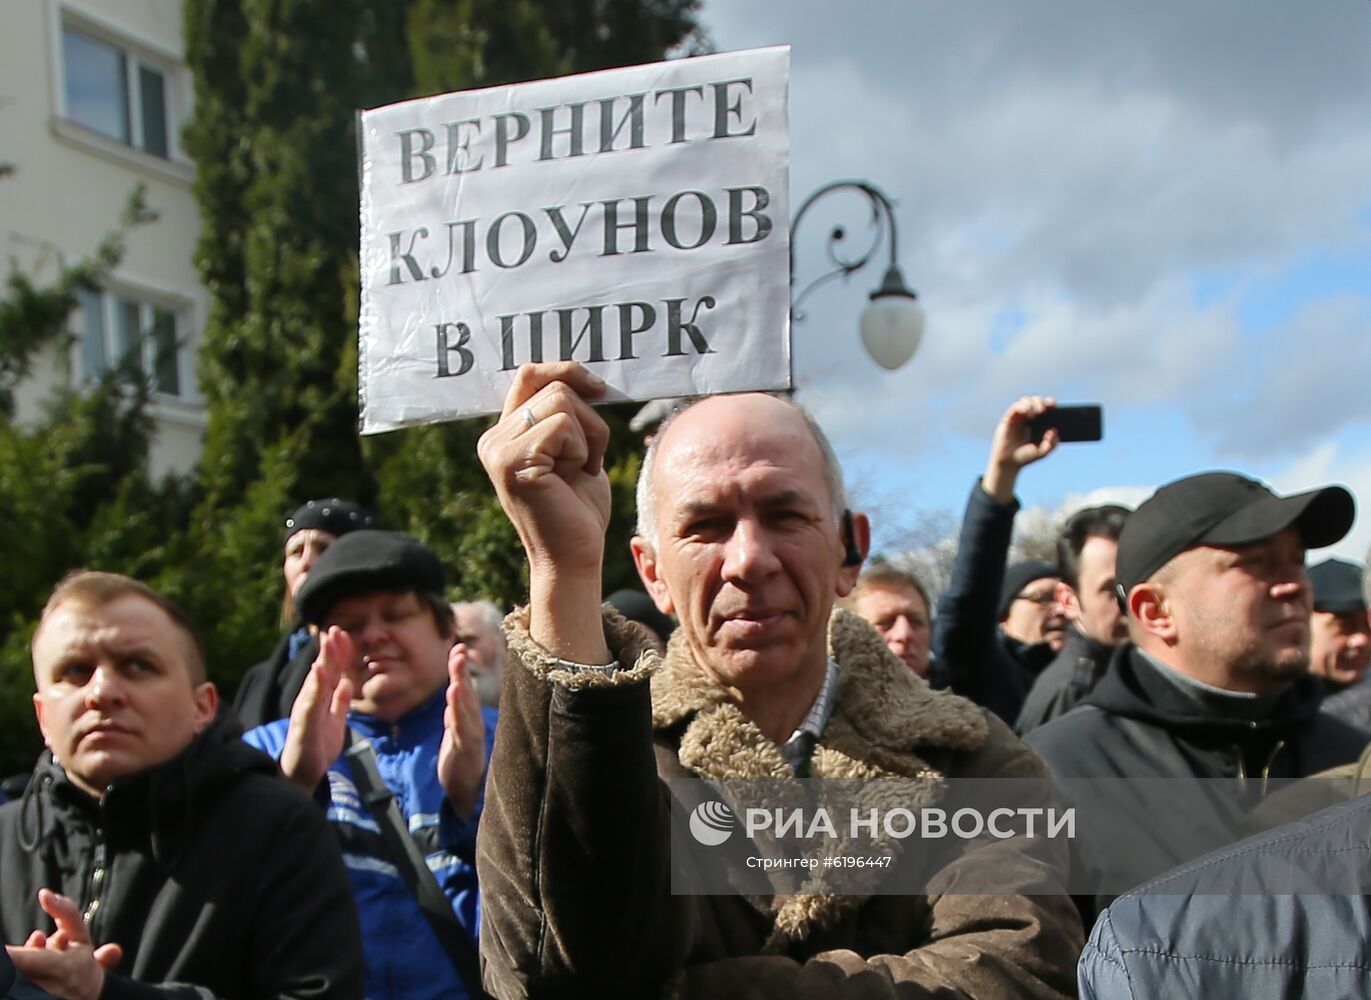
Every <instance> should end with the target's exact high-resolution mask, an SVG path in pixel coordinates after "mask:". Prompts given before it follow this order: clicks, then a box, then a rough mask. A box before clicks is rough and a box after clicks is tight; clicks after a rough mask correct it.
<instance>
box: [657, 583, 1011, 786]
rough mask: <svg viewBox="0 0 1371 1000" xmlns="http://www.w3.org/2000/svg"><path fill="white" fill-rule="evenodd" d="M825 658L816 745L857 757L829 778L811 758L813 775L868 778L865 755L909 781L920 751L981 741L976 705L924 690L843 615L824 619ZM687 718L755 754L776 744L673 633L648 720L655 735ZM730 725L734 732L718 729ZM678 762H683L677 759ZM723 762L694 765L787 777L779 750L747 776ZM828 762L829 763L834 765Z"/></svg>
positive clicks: (865, 629) (708, 758)
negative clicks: (825, 702)
mask: <svg viewBox="0 0 1371 1000" xmlns="http://www.w3.org/2000/svg"><path fill="white" fill-rule="evenodd" d="M828 655H829V656H830V657H831V658H832V659H833V660H834V661H835V662H836V663H837V664H838V698H837V704H836V706H835V707H834V711H833V717H832V718H831V719H830V720H829V723H828V728H827V729H826V730H825V731H824V735H823V738H822V739H820V741H819V748H820V749H821V750H822V749H829V750H838V749H842V748H847V749H850V750H853V751H856V752H857V753H858V754H859V755H860V759H859V760H854V761H853V763H852V765H851V766H852V767H854V768H856V771H855V772H847V773H833V774H828V773H822V772H821V771H820V770H819V768H818V766H817V765H818V764H819V760H818V758H817V757H816V759H815V761H814V764H815V769H814V771H813V772H812V773H813V774H814V776H815V777H835V778H836V777H869V776H872V775H871V768H870V767H869V766H868V765H869V763H872V762H871V761H869V760H868V758H869V757H870V756H871V755H873V754H874V755H875V756H876V757H878V758H884V757H886V756H888V755H893V756H894V757H895V758H897V759H895V760H891V761H890V764H889V766H886V767H883V768H881V767H878V768H877V770H883V771H885V772H886V773H884V774H883V776H884V777H911V776H914V775H916V774H920V773H923V772H924V771H925V770H926V766H925V765H922V764H920V763H918V762H917V758H913V756H912V755H913V754H914V753H915V751H916V750H917V749H918V748H919V747H936V748H943V749H953V750H975V749H978V748H979V747H980V746H981V744H982V743H984V742H985V738H986V724H985V719H984V717H983V716H982V714H981V712H980V710H979V709H978V708H976V707H975V706H974V705H972V704H971V703H970V702H968V701H966V700H964V699H962V698H958V697H956V696H955V695H952V694H951V693H949V692H945V691H934V690H933V689H932V688H930V687H929V686H928V684H927V683H925V682H924V681H923V680H922V679H921V678H919V677H918V676H916V675H915V674H914V673H913V672H912V671H911V670H910V669H909V668H908V667H906V666H905V665H904V663H903V662H902V661H901V660H900V659H899V657H897V656H895V654H893V653H891V652H890V650H889V649H887V648H886V645H885V641H884V640H883V639H882V638H881V636H880V634H879V633H878V632H877V631H876V630H875V629H874V628H872V627H871V626H870V625H869V624H867V623H866V622H865V621H864V620H862V619H861V618H859V617H857V616H856V615H854V614H852V613H851V612H850V611H844V610H841V609H838V610H835V611H834V612H833V616H832V618H830V619H829V624H828ZM692 716H693V717H694V719H693V721H692V722H691V723H690V725H689V727H688V728H687V733H689V732H690V731H691V730H697V729H701V728H704V729H709V730H716V731H719V732H718V735H724V736H729V737H730V740H729V745H732V744H733V743H735V742H738V741H741V742H742V743H746V744H751V745H754V746H756V747H758V748H759V749H760V748H771V749H772V750H774V749H775V744H773V743H772V742H771V741H770V740H768V739H766V737H764V736H762V733H761V731H760V730H759V729H757V727H756V726H754V725H753V724H752V723H751V722H749V721H748V720H747V719H746V718H744V716H743V714H742V712H741V711H739V710H738V709H737V707H736V706H735V705H733V704H732V703H731V702H730V701H729V700H728V693H727V692H726V691H725V690H724V689H723V688H721V687H720V686H719V685H718V684H716V683H714V681H713V680H712V679H711V678H710V677H709V676H708V675H706V674H705V673H704V671H702V670H701V669H700V668H699V667H698V666H696V664H695V662H694V660H693V659H692V657H691V655H690V649H689V647H688V646H687V645H686V642H685V639H684V637H683V636H682V635H681V633H680V632H679V631H678V632H677V633H676V635H675V636H673V638H672V642H671V646H670V647H669V648H668V650H667V654H666V657H665V659H664V661H663V663H662V665H661V667H660V668H659V669H658V670H657V671H656V672H655V673H654V674H653V676H652V721H653V726H654V727H655V728H656V729H658V730H662V729H670V728H672V727H674V726H676V725H678V724H680V723H681V722H682V721H683V720H686V719H689V718H691V717H692ZM735 728H736V729H738V730H740V732H737V733H728V732H725V731H723V730H729V729H735ZM698 735H703V734H698ZM683 746H684V741H683ZM682 763H687V762H686V761H685V760H684V758H683V759H682ZM726 763H727V761H726V760H725V759H724V758H722V757H720V756H719V755H718V753H717V752H715V751H713V750H705V749H703V748H702V753H701V755H700V759H699V760H697V761H696V764H699V765H704V768H703V769H704V770H707V771H708V772H709V773H714V772H715V771H717V770H720V769H721V768H722V769H723V770H725V771H726V772H727V773H725V774H720V775H719V776H720V777H725V776H727V777H784V776H786V775H789V773H790V770H789V768H787V767H786V765H785V762H784V760H782V759H781V756H780V753H779V752H776V753H775V761H774V763H775V767H769V766H768V767H766V768H764V769H762V770H761V771H756V768H754V767H748V768H747V770H748V772H749V773H747V774H741V773H735V772H728V771H727V768H726V767H725V766H724V765H725V764H726ZM737 763H738V764H740V765H741V764H743V762H741V761H739V762H737ZM828 763H829V764H830V765H831V766H832V765H837V764H838V763H839V762H837V761H829V762H828ZM687 766H691V767H692V769H694V770H701V769H702V768H701V767H698V766H695V765H691V764H687ZM840 770H844V771H845V772H846V769H840ZM754 772H755V773H754Z"/></svg>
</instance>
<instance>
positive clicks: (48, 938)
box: [5, 889, 124, 1000]
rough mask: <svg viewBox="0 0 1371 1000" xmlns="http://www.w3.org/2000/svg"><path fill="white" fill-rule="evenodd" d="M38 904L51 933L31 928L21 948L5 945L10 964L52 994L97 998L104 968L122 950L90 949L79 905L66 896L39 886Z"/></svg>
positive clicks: (76, 999)
mask: <svg viewBox="0 0 1371 1000" xmlns="http://www.w3.org/2000/svg"><path fill="white" fill-rule="evenodd" d="M38 905H39V906H40V907H42V909H43V912H44V913H46V914H47V915H48V916H50V917H51V918H52V920H53V923H54V924H56V925H57V929H56V930H54V931H53V932H52V934H51V935H46V934H44V933H43V932H42V931H34V932H33V933H32V934H30V935H29V936H28V939H27V940H26V941H25V942H24V944H23V946H22V947H20V946H12V945H11V946H6V949H5V950H6V951H7V952H8V953H9V956H10V960H11V961H12V962H13V963H14V967H15V968H16V969H18V970H19V971H20V972H21V973H23V974H24V975H25V976H27V977H28V978H29V979H30V980H32V981H33V982H34V983H35V984H36V985H38V986H41V987H42V988H43V989H45V990H47V991H48V992H49V993H51V994H53V995H54V996H59V997H67V998H69V1000H98V997H99V996H100V992H101V991H102V990H103V989H104V985H105V972H106V970H110V969H115V968H117V967H118V966H119V963H120V962H121V961H122V960H123V957H124V950H123V949H122V948H121V947H120V946H119V945H117V944H105V945H101V946H100V947H99V948H93V947H92V946H91V939H90V931H89V929H88V928H87V927H86V924H85V922H84V921H83V920H82V919H81V911H80V908H79V907H77V905H76V903H75V902H73V901H72V900H70V899H68V898H67V897H66V896H63V895H60V894H59V893H55V892H53V891H51V890H50V889H39V890H38Z"/></svg>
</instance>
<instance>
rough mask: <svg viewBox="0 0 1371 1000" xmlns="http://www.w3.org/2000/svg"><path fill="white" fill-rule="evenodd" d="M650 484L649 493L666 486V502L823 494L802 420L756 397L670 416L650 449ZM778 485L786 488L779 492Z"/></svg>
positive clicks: (822, 477) (716, 400)
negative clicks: (738, 492) (728, 494)
mask: <svg viewBox="0 0 1371 1000" xmlns="http://www.w3.org/2000/svg"><path fill="white" fill-rule="evenodd" d="M706 470H707V474H706ZM654 479H656V480H657V481H656V482H655V483H654V486H655V487H660V485H661V481H662V480H663V479H666V480H670V488H671V495H670V496H666V497H663V498H662V499H663V500H666V501H668V502H673V501H679V500H681V499H682V498H683V496H684V495H685V494H686V493H689V492H695V493H698V494H701V495H708V494H710V493H712V492H716V491H718V490H727V489H744V490H747V491H748V492H752V491H754V490H762V491H772V492H780V491H781V490H782V489H790V490H793V491H795V492H799V493H808V492H810V491H814V490H819V491H826V490H827V488H828V486H827V474H826V470H825V468H824V460H823V453H822V452H821V451H820V450H819V445H818V443H817V442H816V441H815V440H814V436H813V434H812V433H811V432H810V430H809V425H808V424H807V423H806V422H805V419H804V417H803V416H802V415H801V414H800V412H799V411H798V410H796V409H795V407H793V406H791V405H790V404H788V403H785V402H783V401H781V400H779V399H775V398H772V397H770V396H765V395H760V394H751V395H744V396H721V397H713V398H711V399H706V400H702V401H701V402H699V403H697V404H695V406H693V407H691V408H690V409H689V410H687V411H686V412H685V413H683V414H681V415H680V416H679V417H677V418H676V420H675V421H673V422H672V424H671V426H670V427H668V428H667V433H666V435H665V437H664V438H663V440H662V441H661V442H660V443H659V445H658V451H657V457H656V465H655V474H654ZM783 479H788V480H789V483H790V485H789V486H787V487H782V486H780V485H779V482H780V480H783Z"/></svg>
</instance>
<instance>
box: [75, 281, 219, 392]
mask: <svg viewBox="0 0 1371 1000" xmlns="http://www.w3.org/2000/svg"><path fill="white" fill-rule="evenodd" d="M86 294H90V295H94V296H97V297H98V299H99V302H100V319H101V323H100V344H101V348H102V352H103V355H102V356H103V362H104V368H103V369H101V370H100V371H98V372H96V371H90V370H88V366H87V363H86V361H87V358H86V355H87V349H86V345H87V342H88V339H89V336H90V330H89V327H88V324H87V322H86V316H87V311H86V304H87V301H88V300H87V298H86ZM126 304H128V305H135V306H136V307H137V310H138V332H139V336H142V337H143V338H144V339H143V342H142V344H141V345H140V348H139V356H138V366H139V370H140V371H141V372H142V373H143V375H144V376H145V377H147V378H150V379H151V380H152V392H151V398H152V399H153V400H155V401H157V402H170V403H177V404H182V405H190V406H193V405H197V404H198V402H199V399H198V396H197V395H196V393H195V387H194V383H193V381H192V380H191V378H189V376H191V375H193V371H192V370H191V369H192V368H193V365H192V364H191V363H190V358H191V357H192V355H193V349H192V343H191V330H192V323H193V319H194V306H193V304H192V303H191V302H189V301H188V300H185V299H182V298H179V297H177V296H172V295H167V294H164V293H158V292H156V291H153V290H151V289H147V288H144V287H140V286H137V285H133V284H129V283H128V282H122V281H117V280H116V281H109V282H106V283H105V284H104V285H102V286H100V287H99V288H98V289H96V290H94V291H93V292H90V293H82V294H80V295H79V297H78V301H77V307H76V308H75V309H73V310H72V318H73V326H72V329H71V333H72V343H71V353H70V364H71V371H72V373H73V375H74V381H75V382H76V383H77V384H79V385H89V384H90V383H92V382H94V381H95V380H96V379H98V378H100V377H102V376H103V375H104V374H105V373H106V372H108V371H109V370H110V369H111V368H114V367H116V366H117V365H118V364H120V363H121V362H122V360H123V345H122V344H121V342H120V341H121V325H120V324H121V317H120V312H121V311H122V309H123V308H124V306H125V305H126ZM158 312H163V313H166V314H168V315H170V316H171V320H172V324H173V332H174V334H175V337H176V353H175V356H174V358H175V365H176V383H177V384H176V391H175V392H167V391H166V390H164V389H163V388H162V387H161V386H160V385H159V384H158V380H157V370H158V345H157V343H156V340H157V338H156V336H155V334H154V331H153V328H154V326H155V324H156V317H157V313H158Z"/></svg>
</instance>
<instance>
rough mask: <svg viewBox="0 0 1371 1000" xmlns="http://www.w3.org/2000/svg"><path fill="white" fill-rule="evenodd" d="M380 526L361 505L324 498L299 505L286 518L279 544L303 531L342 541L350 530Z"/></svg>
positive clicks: (335, 498)
mask: <svg viewBox="0 0 1371 1000" xmlns="http://www.w3.org/2000/svg"><path fill="white" fill-rule="evenodd" d="M380 526H381V523H380V522H379V521H377V520H376V515H375V514H373V513H372V512H371V511H369V510H367V509H366V508H365V507H363V506H362V505H361V504H359V503H353V502H352V501H351V500H340V499H339V498H338V497H325V498H323V499H321V500H310V501H308V502H307V503H305V504H302V505H301V506H300V507H299V508H297V509H296V511H295V512H294V513H293V514H291V515H290V517H288V518H286V527H285V533H284V535H283V536H282V538H281V541H282V542H288V541H290V536H291V535H293V534H295V533H296V532H297V531H304V530H305V529H306V528H315V529H318V530H319V531H327V532H328V533H329V534H330V535H333V536H334V537H335V538H342V537H343V536H344V535H346V534H347V533H348V532H350V531H361V530H362V529H363V528H379V527H380Z"/></svg>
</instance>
